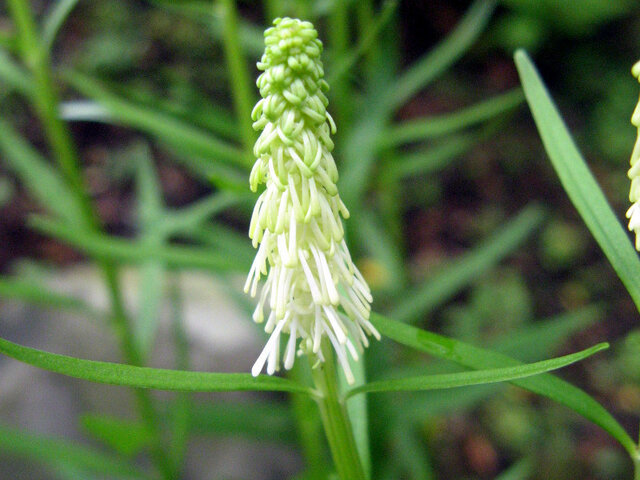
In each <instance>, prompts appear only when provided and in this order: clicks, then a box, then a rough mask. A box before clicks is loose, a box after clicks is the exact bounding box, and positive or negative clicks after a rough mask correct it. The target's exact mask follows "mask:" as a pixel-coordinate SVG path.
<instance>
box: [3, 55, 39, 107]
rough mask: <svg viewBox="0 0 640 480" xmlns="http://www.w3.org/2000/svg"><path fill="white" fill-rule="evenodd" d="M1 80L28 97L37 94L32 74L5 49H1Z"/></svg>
mask: <svg viewBox="0 0 640 480" xmlns="http://www.w3.org/2000/svg"><path fill="white" fill-rule="evenodd" d="M0 80H1V81H2V82H4V83H5V84H6V85H8V86H10V87H11V88H13V89H15V90H16V91H18V92H20V93H21V94H23V95H24V96H26V97H28V98H33V96H34V95H35V91H36V86H35V83H34V82H33V80H32V78H31V76H30V74H29V73H28V72H27V71H26V70H24V69H23V68H22V67H20V66H19V65H17V64H16V63H15V62H14V61H13V60H12V59H11V57H10V56H9V54H8V53H7V52H6V51H4V50H3V49H0Z"/></svg>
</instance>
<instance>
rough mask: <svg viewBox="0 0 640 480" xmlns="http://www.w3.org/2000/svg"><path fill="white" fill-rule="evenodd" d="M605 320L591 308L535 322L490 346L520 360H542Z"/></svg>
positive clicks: (596, 310)
mask: <svg viewBox="0 0 640 480" xmlns="http://www.w3.org/2000/svg"><path fill="white" fill-rule="evenodd" d="M601 317H602V312H601V309H599V308H597V307H594V306H588V307H584V308H580V309H578V310H575V311H572V312H567V313H563V314H560V315H554V316H553V317H551V318H547V319H543V320H539V321H536V322H533V323H532V324H530V325H527V326H525V327H522V328H519V329H518V330H516V331H514V332H508V333H506V334H504V335H502V336H501V337H500V338H499V339H497V340H496V341H495V342H492V343H491V345H490V347H491V349H493V350H496V351H498V352H500V353H504V354H506V355H514V356H517V357H518V358H519V359H520V360H528V359H532V360H533V359H535V358H540V357H541V356H546V355H548V354H549V353H548V352H550V351H551V350H553V349H554V348H557V347H558V346H559V345H560V344H561V343H562V342H564V341H565V340H566V339H567V338H568V337H569V336H570V335H571V334H572V333H574V332H576V331H581V330H584V329H585V328H587V327H588V326H589V325H592V324H594V323H595V322H596V321H597V320H599V319H600V318H601Z"/></svg>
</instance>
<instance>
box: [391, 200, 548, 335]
mask: <svg viewBox="0 0 640 480" xmlns="http://www.w3.org/2000/svg"><path fill="white" fill-rule="evenodd" d="M542 218H543V211H542V209H541V208H540V207H539V206H537V205H532V206H528V207H526V208H524V209H523V210H522V211H521V212H520V213H519V214H518V216H517V217H516V218H515V219H513V220H511V221H510V222H509V223H507V225H505V226H504V227H502V228H501V229H500V230H499V231H498V232H496V233H494V234H493V235H492V236H491V237H489V238H488V239H486V240H485V241H483V242H482V243H481V244H480V245H479V246H478V247H476V248H475V249H473V250H472V251H471V252H470V253H468V254H466V255H465V256H463V257H462V258H460V259H456V260H453V261H452V262H450V263H449V264H448V265H447V266H445V267H444V268H443V270H441V271H440V272H439V273H437V274H435V275H434V276H432V277H430V278H429V279H427V280H426V281H425V282H424V284H422V285H419V286H418V287H417V288H416V289H415V290H414V291H413V292H409V293H408V294H407V295H404V296H403V297H402V299H401V300H400V301H399V302H398V303H397V304H396V305H395V306H394V307H393V308H392V310H391V312H390V313H389V316H391V317H393V318H395V319H398V320H399V321H403V322H415V321H417V320H419V319H420V318H421V317H422V316H423V315H424V314H425V313H427V312H429V311H430V310H432V309H434V308H435V307H437V306H438V305H441V304H442V303H444V302H446V301H447V300H448V299H450V298H451V297H452V296H453V295H455V294H456V293H457V292H458V291H460V289H461V288H463V287H464V286H466V285H467V284H469V282H471V281H472V280H473V279H475V278H477V277H478V275H480V274H482V273H483V272H485V271H487V270H488V269H490V268H491V267H493V266H494V265H495V264H496V263H498V262H499V261H500V260H501V259H502V258H504V257H505V256H506V255H508V254H509V253H511V252H512V251H513V250H515V249H516V248H517V247H518V246H519V245H520V244H521V243H522V242H523V241H524V240H525V239H526V238H527V237H528V236H529V235H531V233H532V232H533V231H534V230H535V229H536V228H537V227H538V226H539V225H540V223H541V221H542Z"/></svg>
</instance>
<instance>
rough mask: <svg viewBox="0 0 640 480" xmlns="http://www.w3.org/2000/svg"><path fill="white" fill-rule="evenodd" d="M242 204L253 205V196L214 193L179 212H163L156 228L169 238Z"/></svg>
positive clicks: (195, 227)
mask: <svg viewBox="0 0 640 480" xmlns="http://www.w3.org/2000/svg"><path fill="white" fill-rule="evenodd" d="M243 202H244V203H249V202H250V203H251V204H253V203H254V198H253V195H251V196H249V195H239V194H232V193H229V192H221V193H220V192H216V193H214V194H212V195H209V196H208V197H206V198H203V199H202V200H198V201H197V202H194V203H192V204H190V205H188V206H186V207H184V208H181V209H180V210H177V211H169V212H165V213H164V215H163V216H162V218H160V219H159V222H158V225H157V228H159V230H160V231H162V232H163V233H164V234H165V235H169V236H172V235H178V234H181V233H184V232H191V231H193V230H194V229H197V228H198V227H199V226H201V225H204V224H205V223H206V222H207V220H209V219H210V218H211V217H213V216H215V215H216V214H218V213H220V212H222V211H223V210H225V209H227V208H229V207H231V206H235V205H238V204H240V203H243Z"/></svg>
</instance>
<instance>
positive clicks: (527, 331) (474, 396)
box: [382, 307, 601, 422]
mask: <svg viewBox="0 0 640 480" xmlns="http://www.w3.org/2000/svg"><path fill="white" fill-rule="evenodd" d="M600 316H601V315H600V312H599V310H598V309H597V308H594V307H586V308H583V309H580V310H576V311H574V312H568V313H565V314H560V315H555V316H553V317H551V318H547V319H544V320H540V321H537V322H534V323H533V324H532V325H530V326H527V327H524V328H521V329H519V330H517V331H516V332H513V333H512V332H508V333H505V334H503V335H502V336H501V337H500V338H498V339H496V341H494V342H492V343H491V344H490V346H489V348H491V349H492V350H493V351H495V352H500V353H504V354H506V355H514V356H515V357H517V358H518V359H519V360H521V361H534V360H537V359H539V358H544V357H546V356H549V355H550V354H551V352H552V351H553V350H554V349H557V348H558V346H559V345H560V344H561V343H562V342H564V341H565V340H566V339H567V338H568V337H569V336H570V335H571V334H572V333H574V332H577V331H581V330H583V329H584V328H586V327H587V326H589V325H590V324H592V323H594V322H595V321H596V320H597V319H598V318H600ZM454 368H458V367H457V366H455V367H454ZM420 370H422V373H423V374H424V373H429V374H434V373H449V372H451V364H450V363H445V362H444V361H436V362H430V363H429V364H427V365H424V362H421V365H420V366H418V365H416V366H411V367H403V368H398V369H393V370H391V371H390V372H389V373H386V372H383V373H382V375H386V376H389V377H391V376H392V377H394V378H401V377H405V376H409V375H417V374H419V373H421V372H420ZM501 387H502V385H500V384H490V385H487V386H484V387H483V386H476V387H473V388H463V389H462V390H459V391H457V392H456V395H454V396H451V395H450V394H449V393H447V392H446V391H439V392H435V391H432V392H428V394H423V395H412V396H411V397H410V398H407V400H406V401H405V402H404V403H403V404H402V406H401V407H400V408H399V409H400V411H401V412H402V415H403V416H406V417H407V418H410V419H412V420H413V421H414V422H419V421H423V420H424V419H426V418H432V417H433V416H436V415H444V414H451V413H452V412H456V411H461V410H468V409H470V408H473V407H474V406H475V405H478V404H479V403H480V402H482V401H483V400H486V399H487V397H489V396H490V395H493V394H495V393H496V392H497V391H498V390H499V389H500V388H501Z"/></svg>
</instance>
